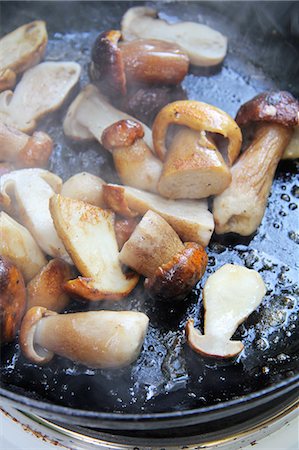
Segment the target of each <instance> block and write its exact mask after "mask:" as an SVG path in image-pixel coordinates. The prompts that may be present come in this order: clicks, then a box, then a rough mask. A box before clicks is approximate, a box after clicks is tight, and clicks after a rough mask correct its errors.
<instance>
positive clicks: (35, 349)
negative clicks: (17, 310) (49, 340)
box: [19, 306, 57, 364]
mask: <svg viewBox="0 0 299 450" xmlns="http://www.w3.org/2000/svg"><path fill="white" fill-rule="evenodd" d="M54 315H57V313H56V312H54V311H50V310H48V309H47V308H43V307H41V306H34V307H33V308H31V309H29V311H27V313H26V314H25V316H24V319H23V321H22V324H21V330H20V339H19V341H20V345H21V350H22V352H23V353H24V355H25V356H26V358H28V359H29V360H30V361H33V362H35V363H37V364H46V363H48V362H49V361H51V359H52V358H53V356H54V353H53V352H49V351H47V350H46V349H44V348H42V347H40V346H38V345H36V344H35V343H34V335H35V331H36V328H37V325H38V322H39V321H40V320H41V319H42V318H43V317H47V316H54Z"/></svg>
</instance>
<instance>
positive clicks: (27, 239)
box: [0, 211, 47, 282]
mask: <svg viewBox="0 0 299 450" xmlns="http://www.w3.org/2000/svg"><path fill="white" fill-rule="evenodd" d="M0 255H2V256H6V257H8V258H9V259H10V260H11V261H12V262H13V263H14V264H15V265H16V266H17V267H18V268H19V269H20V270H21V272H22V274H23V276H24V279H25V281H26V282H28V281H30V280H31V279H32V278H33V277H34V276H35V275H36V274H37V273H38V272H39V270H40V269H41V268H42V267H43V266H45V265H46V264H47V260H46V258H45V256H44V254H43V252H42V251H41V249H40V248H39V246H38V245H37V243H36V242H35V240H34V239H33V237H32V235H31V234H30V233H29V231H28V230H27V228H25V227H23V226H22V225H20V224H19V223H18V222H16V221H15V220H14V219H12V218H11V217H10V216H9V215H8V214H6V213H5V212H4V211H1V212H0Z"/></svg>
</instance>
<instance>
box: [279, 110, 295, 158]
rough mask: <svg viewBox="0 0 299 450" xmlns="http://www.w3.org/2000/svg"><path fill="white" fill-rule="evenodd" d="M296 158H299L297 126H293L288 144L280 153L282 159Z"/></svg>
mask: <svg viewBox="0 0 299 450" xmlns="http://www.w3.org/2000/svg"><path fill="white" fill-rule="evenodd" d="M298 123H299V119H298ZM297 158H299V126H298V127H295V129H294V133H293V136H292V138H291V140H290V142H289V145H288V146H287V148H286V149H285V151H284V153H283V155H282V159H297Z"/></svg>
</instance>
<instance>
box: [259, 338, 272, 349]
mask: <svg viewBox="0 0 299 450" xmlns="http://www.w3.org/2000/svg"><path fill="white" fill-rule="evenodd" d="M256 346H257V348H258V349H259V350H262V351H264V350H267V349H268V348H269V347H270V345H269V342H268V340H267V339H265V338H260V339H258V340H257V342H256Z"/></svg>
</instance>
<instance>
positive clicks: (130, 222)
mask: <svg viewBox="0 0 299 450" xmlns="http://www.w3.org/2000/svg"><path fill="white" fill-rule="evenodd" d="M138 223H139V218H138V217H129V218H123V217H116V218H115V222H114V231H115V237H116V241H117V244H118V249H119V250H121V248H122V246H123V245H124V243H125V242H127V240H128V239H129V237H130V236H131V234H132V233H133V231H134V230H135V228H136V226H137V224H138Z"/></svg>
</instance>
